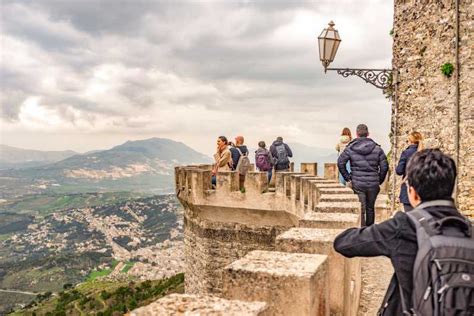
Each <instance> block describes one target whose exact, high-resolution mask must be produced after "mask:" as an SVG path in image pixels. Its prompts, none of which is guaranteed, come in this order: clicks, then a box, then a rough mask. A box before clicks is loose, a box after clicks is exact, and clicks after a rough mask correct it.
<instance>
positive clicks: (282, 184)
mask: <svg viewBox="0 0 474 316" xmlns="http://www.w3.org/2000/svg"><path fill="white" fill-rule="evenodd" d="M211 168H212V166H211V165H198V166H184V167H176V168H175V179H176V192H177V196H178V199H179V200H180V202H181V203H182V204H183V205H192V206H207V207H221V208H222V207H223V208H236V209H247V210H258V211H261V210H266V211H280V212H287V213H289V214H291V215H293V216H296V217H299V218H302V217H303V216H304V214H306V213H307V212H310V211H314V209H315V208H316V207H317V204H318V202H324V203H325V204H324V205H322V206H321V207H322V209H324V210H331V209H332V208H334V207H337V206H334V205H333V204H334V202H335V201H340V200H341V198H342V199H345V201H346V202H347V203H346V205H345V208H344V211H345V212H352V213H358V211H359V205H358V204H357V203H358V200H357V198H355V197H354V196H353V195H352V191H351V190H350V189H346V188H343V187H342V186H341V185H340V184H339V183H337V182H336V181H335V180H334V179H335V178H336V177H335V176H334V172H333V171H334V168H335V164H325V170H328V172H327V173H325V177H318V176H317V175H316V173H317V164H316V163H311V164H310V163H303V164H301V170H304V171H307V172H308V173H303V172H276V173H275V174H274V177H275V184H274V187H270V184H269V183H268V178H267V173H266V172H258V171H250V172H249V173H248V174H247V175H246V178H245V192H241V191H240V190H239V174H238V173H237V172H236V171H224V172H218V173H217V176H216V187H215V188H212V186H211V176H212V171H211ZM334 194H340V195H341V196H335V195H334ZM320 199H322V200H321V201H320Z"/></svg>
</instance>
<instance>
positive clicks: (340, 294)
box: [275, 227, 361, 315]
mask: <svg viewBox="0 0 474 316" xmlns="http://www.w3.org/2000/svg"><path fill="white" fill-rule="evenodd" d="M343 231H344V230H343V229H318V228H301V227H298V228H291V229H290V230H288V231H286V232H284V233H282V234H281V235H279V236H277V238H276V240H275V245H276V250H278V251H285V252H296V253H311V254H325V255H327V256H328V261H329V262H328V265H329V280H331V283H330V286H329V306H330V310H331V315H356V314H357V310H358V306H359V295H360V294H359V290H358V289H360V283H361V276H360V260H359V259H357V258H354V259H348V258H344V257H343V256H341V255H340V254H338V253H336V252H335V250H334V247H333V242H334V239H335V238H336V236H337V235H339V234H340V233H341V232H343Z"/></svg>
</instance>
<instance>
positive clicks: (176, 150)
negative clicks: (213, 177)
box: [0, 138, 337, 199]
mask: <svg viewBox="0 0 474 316" xmlns="http://www.w3.org/2000/svg"><path fill="white" fill-rule="evenodd" d="M289 145H290V147H291V149H292V151H293V158H292V161H294V162H295V169H296V170H299V165H300V163H301V162H318V163H319V166H318V169H319V170H318V172H319V174H321V175H322V172H323V163H324V162H334V161H335V160H336V159H337V155H336V152H335V151H333V150H331V149H328V148H317V147H311V146H307V145H304V144H300V143H290V144H289ZM0 149H1V152H0V162H2V163H3V166H5V165H7V164H10V166H11V167H10V169H4V170H0V199H9V198H12V197H18V196H21V195H24V194H41V193H84V192H106V191H137V192H144V193H153V194H159V193H170V192H172V190H173V177H174V166H176V165H186V164H199V163H211V162H212V159H211V158H210V157H208V156H206V155H204V154H202V153H199V152H197V151H195V150H194V149H192V148H190V147H188V146H186V145H185V144H183V143H181V142H176V141H173V140H170V139H165V138H150V139H145V140H137V141H127V142H125V143H124V144H121V145H118V146H115V147H113V148H111V149H108V150H96V151H91V152H87V153H84V154H78V153H76V152H73V151H56V152H51V151H49V152H48V151H44V152H43V151H38V150H26V149H19V148H15V147H10V146H6V145H1V147H0ZM253 152H254V150H253V149H250V153H251V160H252V161H253V159H254V158H253ZM28 164H30V165H32V166H28Z"/></svg>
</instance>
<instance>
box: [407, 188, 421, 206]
mask: <svg viewBox="0 0 474 316" xmlns="http://www.w3.org/2000/svg"><path fill="white" fill-rule="evenodd" d="M407 190H408V200H409V201H410V204H411V206H413V207H417V206H418V205H419V204H420V203H421V197H420V196H419V195H418V192H416V190H415V188H414V187H412V186H407Z"/></svg>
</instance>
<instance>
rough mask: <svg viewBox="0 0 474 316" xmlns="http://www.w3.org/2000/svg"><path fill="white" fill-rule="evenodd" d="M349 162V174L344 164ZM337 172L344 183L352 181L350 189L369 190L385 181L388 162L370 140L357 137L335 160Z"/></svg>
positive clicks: (381, 150)
mask: <svg viewBox="0 0 474 316" xmlns="http://www.w3.org/2000/svg"><path fill="white" fill-rule="evenodd" d="M348 161H350V162H351V173H349V172H347V169H346V163H347V162H348ZM337 167H338V168H339V172H340V173H341V174H342V176H343V177H344V180H346V181H352V187H354V188H359V189H370V188H374V187H378V186H379V185H380V184H382V182H383V181H384V180H385V177H386V176H387V172H388V162H387V157H386V156H385V153H384V152H383V149H382V148H381V147H380V145H379V144H377V143H376V142H374V141H373V140H372V139H371V138H367V137H358V138H356V139H354V140H353V141H351V142H350V143H349V145H347V147H346V149H344V151H343V152H342V154H341V155H340V156H339V158H338V159H337Z"/></svg>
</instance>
